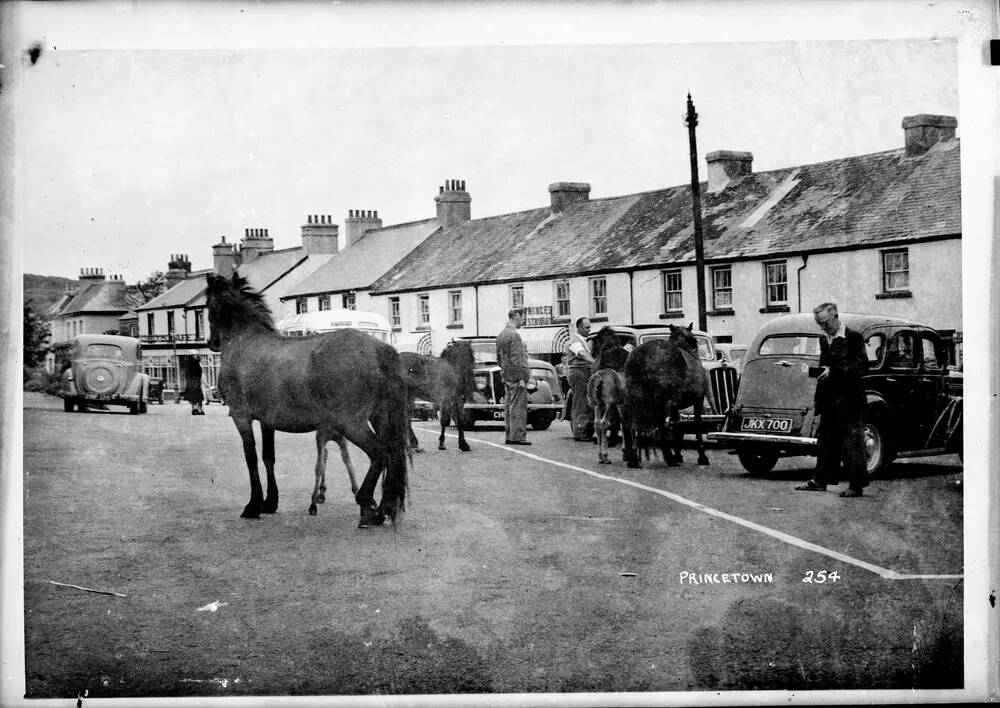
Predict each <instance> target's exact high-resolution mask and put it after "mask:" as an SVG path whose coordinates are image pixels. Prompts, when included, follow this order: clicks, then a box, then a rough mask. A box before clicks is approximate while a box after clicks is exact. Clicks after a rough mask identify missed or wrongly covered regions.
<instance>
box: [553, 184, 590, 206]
mask: <svg viewBox="0 0 1000 708" xmlns="http://www.w3.org/2000/svg"><path fill="white" fill-rule="evenodd" d="M549 200H550V202H551V208H552V211H553V213H558V212H560V211H563V210H565V209H566V207H568V206H570V205H571V204H577V203H580V202H586V201H590V184H588V183H587V182H553V183H552V184H550V185H549Z"/></svg>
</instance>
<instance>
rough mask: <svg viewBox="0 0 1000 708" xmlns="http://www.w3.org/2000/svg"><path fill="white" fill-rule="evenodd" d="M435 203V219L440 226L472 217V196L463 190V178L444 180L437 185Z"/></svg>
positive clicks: (450, 224)
mask: <svg viewBox="0 0 1000 708" xmlns="http://www.w3.org/2000/svg"><path fill="white" fill-rule="evenodd" d="M434 202H435V204H436V205H437V220H438V222H439V223H440V224H441V226H452V225H454V224H460V223H462V222H463V221H469V220H470V219H471V218H472V208H471V203H472V197H470V196H469V193H468V192H466V191H465V180H464V179H449V180H445V183H444V185H442V186H440V187H438V195H437V196H436V197H434Z"/></svg>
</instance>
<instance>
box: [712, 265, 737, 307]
mask: <svg viewBox="0 0 1000 708" xmlns="http://www.w3.org/2000/svg"><path fill="white" fill-rule="evenodd" d="M712 309H713V310H731V309H733V268H732V266H727V265H726V266H716V267H715V268H712Z"/></svg>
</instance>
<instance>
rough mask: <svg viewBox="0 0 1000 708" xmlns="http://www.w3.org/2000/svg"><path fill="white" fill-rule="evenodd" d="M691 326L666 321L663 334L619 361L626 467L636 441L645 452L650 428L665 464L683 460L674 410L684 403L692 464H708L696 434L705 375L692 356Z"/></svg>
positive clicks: (632, 461) (633, 462) (635, 458)
mask: <svg viewBox="0 0 1000 708" xmlns="http://www.w3.org/2000/svg"><path fill="white" fill-rule="evenodd" d="M692 327H693V325H689V326H688V327H677V326H676V325H670V337H669V339H654V340H651V341H648V342H643V343H642V344H640V345H639V346H638V347H637V348H636V349H635V350H634V351H633V352H632V353H631V354H630V355H629V357H628V360H627V361H626V362H625V418H626V420H625V424H624V429H625V449H624V457H625V462H626V463H627V464H628V466H629V467H638V466H639V454H638V448H639V447H640V446H641V447H642V449H643V451H644V452H645V453H646V456H647V457H648V456H649V452H650V449H651V446H650V445H649V444H648V442H647V441H648V438H647V437H646V434H647V433H648V432H649V431H655V437H656V444H657V446H658V447H659V449H660V450H661V452H662V453H663V459H664V461H665V462H666V463H667V464H668V465H669V466H671V467H676V466H677V465H679V464H680V463H682V462H683V461H684V460H683V458H682V457H681V441H682V439H683V433H682V431H681V429H680V411H681V410H682V409H684V408H687V407H688V406H693V407H694V418H695V431H696V436H697V441H698V464H699V465H707V464H708V456H707V455H706V454H705V444H704V442H703V441H702V436H701V416H702V413H703V412H704V407H705V393H706V391H707V390H708V377H707V376H706V375H705V369H704V367H703V366H702V364H701V361H700V360H699V359H698V341H697V340H696V339H695V337H694V335H693V334H692V331H691V330H692ZM668 420H669V421H670V424H671V427H672V428H673V433H674V441H673V450H672V451H671V449H670V445H669V444H668V443H669V441H668V436H667V421H668Z"/></svg>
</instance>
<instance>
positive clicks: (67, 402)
mask: <svg viewBox="0 0 1000 708" xmlns="http://www.w3.org/2000/svg"><path fill="white" fill-rule="evenodd" d="M73 408H74V405H73V399H72V398H64V399H63V410H64V411H66V412H67V413H72V412H73Z"/></svg>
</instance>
